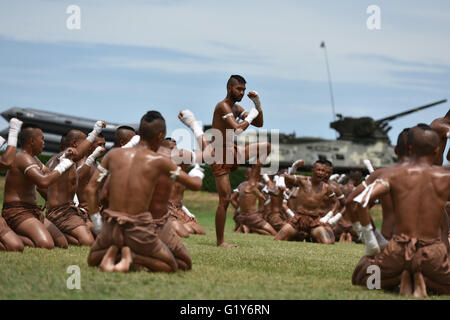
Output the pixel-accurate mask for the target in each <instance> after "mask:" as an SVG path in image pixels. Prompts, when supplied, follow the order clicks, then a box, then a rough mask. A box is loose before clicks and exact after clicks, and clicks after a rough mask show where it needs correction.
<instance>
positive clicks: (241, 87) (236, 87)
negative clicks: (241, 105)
mask: <svg viewBox="0 0 450 320" xmlns="http://www.w3.org/2000/svg"><path fill="white" fill-rule="evenodd" d="M245 89H246V87H245V83H239V82H237V81H236V82H235V83H234V84H233V85H231V87H230V96H231V98H232V99H233V100H235V101H241V100H242V98H243V97H244V94H245Z"/></svg>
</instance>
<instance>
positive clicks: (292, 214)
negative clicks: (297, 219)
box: [286, 208, 295, 217]
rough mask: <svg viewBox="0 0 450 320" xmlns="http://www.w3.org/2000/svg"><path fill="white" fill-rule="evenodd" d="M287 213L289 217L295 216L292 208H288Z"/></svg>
mask: <svg viewBox="0 0 450 320" xmlns="http://www.w3.org/2000/svg"><path fill="white" fill-rule="evenodd" d="M286 213H287V214H288V215H289V216H291V217H293V216H295V214H294V212H293V211H292V210H291V209H290V208H288V209H287V210H286Z"/></svg>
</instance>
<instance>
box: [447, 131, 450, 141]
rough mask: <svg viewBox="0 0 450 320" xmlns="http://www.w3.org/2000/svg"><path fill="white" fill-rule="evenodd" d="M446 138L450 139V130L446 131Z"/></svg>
mask: <svg viewBox="0 0 450 320" xmlns="http://www.w3.org/2000/svg"><path fill="white" fill-rule="evenodd" d="M447 139H450V131H447Z"/></svg>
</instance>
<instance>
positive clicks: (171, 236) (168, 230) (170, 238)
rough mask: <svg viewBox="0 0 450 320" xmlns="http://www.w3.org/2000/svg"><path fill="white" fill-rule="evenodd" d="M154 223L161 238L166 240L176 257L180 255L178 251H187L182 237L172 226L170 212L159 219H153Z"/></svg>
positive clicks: (163, 240) (165, 242)
mask: <svg viewBox="0 0 450 320" xmlns="http://www.w3.org/2000/svg"><path fill="white" fill-rule="evenodd" d="M153 223H154V225H155V232H156V234H157V235H158V237H159V239H160V240H161V241H162V242H164V244H165V245H166V246H167V247H168V248H169V250H170V251H171V252H172V254H173V255H174V256H175V257H178V256H179V255H178V253H180V252H185V250H186V248H185V247H184V244H183V242H182V241H181V238H180V237H179V236H178V234H177V233H176V231H175V230H174V229H173V227H172V223H171V222H170V213H169V212H168V213H166V214H165V215H164V216H162V217H161V218H159V219H153Z"/></svg>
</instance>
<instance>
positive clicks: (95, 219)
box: [90, 212, 103, 235]
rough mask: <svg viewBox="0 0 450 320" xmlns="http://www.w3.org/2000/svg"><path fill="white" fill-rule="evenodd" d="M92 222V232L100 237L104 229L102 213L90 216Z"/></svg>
mask: <svg viewBox="0 0 450 320" xmlns="http://www.w3.org/2000/svg"><path fill="white" fill-rule="evenodd" d="M90 217H91V221H92V224H93V227H92V231H93V232H94V233H95V234H96V235H98V234H100V232H101V231H102V228H103V220H102V216H101V215H100V212H97V213H94V214H91V215H90Z"/></svg>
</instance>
